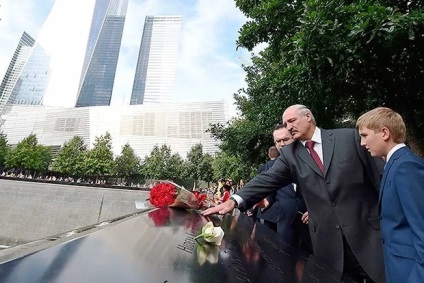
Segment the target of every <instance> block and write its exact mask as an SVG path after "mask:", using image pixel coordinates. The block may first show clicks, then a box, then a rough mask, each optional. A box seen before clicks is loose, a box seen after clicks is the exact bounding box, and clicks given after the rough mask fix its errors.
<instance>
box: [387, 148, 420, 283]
mask: <svg viewBox="0 0 424 283" xmlns="http://www.w3.org/2000/svg"><path fill="white" fill-rule="evenodd" d="M379 210H380V214H381V232H382V238H383V253H384V262H385V269H386V280H387V283H397V282H402V283H406V282H417V283H418V282H424V262H423V261H424V160H423V159H422V158H420V157H418V156H416V155H415V154H414V153H412V152H411V150H409V149H408V148H406V147H403V148H400V149H398V150H397V151H395V152H394V154H393V155H392V156H391V157H390V159H389V162H388V163H387V164H386V166H385V169H384V175H383V179H382V181H381V187H380V197H379Z"/></svg>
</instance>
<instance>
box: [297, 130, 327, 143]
mask: <svg viewBox="0 0 424 283" xmlns="http://www.w3.org/2000/svg"><path fill="white" fill-rule="evenodd" d="M310 140H311V141H314V142H315V143H318V144H321V143H322V138H321V129H320V128H318V127H315V131H314V134H313V135H312V138H311V139H310ZM300 142H301V143H302V144H303V146H305V144H306V142H307V141H300Z"/></svg>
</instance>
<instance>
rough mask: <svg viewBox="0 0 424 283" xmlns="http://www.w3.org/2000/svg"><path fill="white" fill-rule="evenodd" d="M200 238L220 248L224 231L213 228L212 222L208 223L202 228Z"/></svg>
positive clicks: (219, 228)
mask: <svg viewBox="0 0 424 283" xmlns="http://www.w3.org/2000/svg"><path fill="white" fill-rule="evenodd" d="M202 236H203V238H204V239H205V241H206V242H208V243H211V244H214V245H217V246H220V245H221V241H222V238H223V237H224V230H222V228H221V227H214V226H213V223H212V222H208V223H206V224H205V226H203V228H202Z"/></svg>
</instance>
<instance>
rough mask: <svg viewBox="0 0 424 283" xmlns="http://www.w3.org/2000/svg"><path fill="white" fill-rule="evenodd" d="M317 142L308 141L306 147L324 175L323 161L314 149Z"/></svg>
mask: <svg viewBox="0 0 424 283" xmlns="http://www.w3.org/2000/svg"><path fill="white" fill-rule="evenodd" d="M314 145H315V142H314V141H307V142H306V144H305V146H306V148H307V149H309V153H310V154H311V156H312V159H313V160H314V161H315V163H316V164H317V166H318V168H319V170H321V172H322V173H324V165H323V164H322V161H321V159H320V158H319V156H318V153H317V152H316V151H315V149H314Z"/></svg>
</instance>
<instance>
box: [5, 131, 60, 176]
mask: <svg viewBox="0 0 424 283" xmlns="http://www.w3.org/2000/svg"><path fill="white" fill-rule="evenodd" d="M51 158H52V157H51V153H50V148H49V147H46V146H43V145H39V144H38V139H37V136H36V135H35V134H31V135H29V136H28V137H26V138H24V139H23V140H22V141H20V142H19V143H18V145H17V146H16V148H14V149H12V150H10V151H9V153H8V155H7V156H6V160H5V163H6V167H7V168H15V169H18V170H21V171H29V172H31V173H35V172H45V171H47V170H48V167H49V164H50V162H51Z"/></svg>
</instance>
